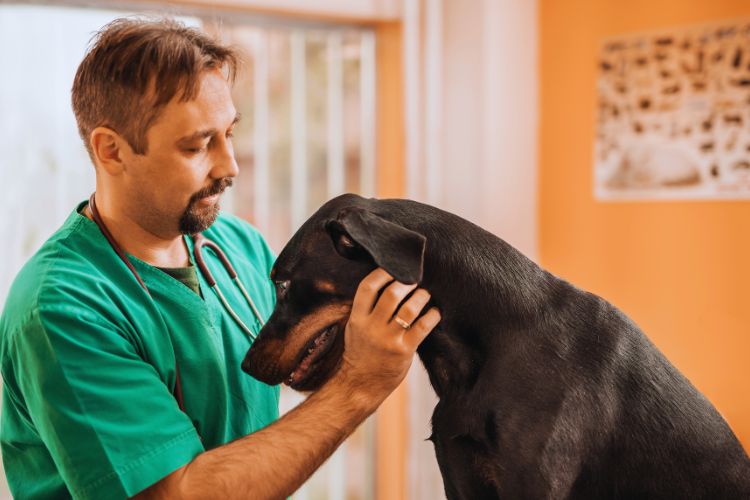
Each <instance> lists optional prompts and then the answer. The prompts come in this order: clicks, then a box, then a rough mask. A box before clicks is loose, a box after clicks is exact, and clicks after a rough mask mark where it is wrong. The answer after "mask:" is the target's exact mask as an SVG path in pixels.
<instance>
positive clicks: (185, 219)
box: [180, 177, 232, 234]
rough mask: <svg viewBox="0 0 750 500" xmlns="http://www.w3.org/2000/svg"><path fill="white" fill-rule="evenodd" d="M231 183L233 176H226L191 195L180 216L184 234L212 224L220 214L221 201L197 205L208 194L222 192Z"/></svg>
mask: <svg viewBox="0 0 750 500" xmlns="http://www.w3.org/2000/svg"><path fill="white" fill-rule="evenodd" d="M231 185H232V179H231V177H224V178H222V179H219V180H217V181H215V182H214V183H213V184H212V185H210V186H209V187H207V188H205V189H202V190H200V191H198V192H197V193H195V194H194V195H193V196H191V197H190V201H189V202H188V206H187V208H186V209H185V211H184V212H183V213H182V215H181V216H180V232H181V233H182V234H197V233H201V232H203V231H205V230H206V229H208V228H209V227H211V224H213V223H214V222H215V221H216V218H217V217H218V216H219V210H220V208H221V207H219V203H218V202H217V203H215V204H213V205H210V206H208V207H205V208H199V207H198V206H197V204H198V201H199V200H201V199H202V198H205V197H207V196H213V195H215V194H220V193H222V192H223V191H224V190H225V189H226V188H228V187H230V186H231Z"/></svg>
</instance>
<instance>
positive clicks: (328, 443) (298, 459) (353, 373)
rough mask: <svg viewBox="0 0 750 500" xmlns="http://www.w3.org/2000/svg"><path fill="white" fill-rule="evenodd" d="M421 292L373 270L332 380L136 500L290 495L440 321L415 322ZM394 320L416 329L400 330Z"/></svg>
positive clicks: (425, 297) (423, 298)
mask: <svg viewBox="0 0 750 500" xmlns="http://www.w3.org/2000/svg"><path fill="white" fill-rule="evenodd" d="M386 286H387V287H386ZM383 287H386V288H385V290H384V291H383V293H382V295H381V296H380V298H378V293H379V292H380V290H381V289H383ZM415 288H416V285H404V284H403V283H398V282H396V281H393V278H392V277H391V276H389V275H388V273H386V272H385V271H383V270H382V269H376V270H375V271H373V272H372V273H371V274H370V275H368V276H367V277H366V278H365V279H364V280H362V283H360V285H359V288H358V290H357V294H356V296H355V297H354V303H353V305H352V313H351V316H350V318H349V322H348V323H347V326H346V337H345V340H344V341H345V343H346V346H345V349H344V361H343V364H342V367H341V370H339V372H338V373H337V374H336V375H335V376H334V377H333V378H332V379H331V380H330V381H329V382H328V383H326V384H324V385H323V387H321V388H320V390H318V391H317V392H315V393H313V394H312V395H311V396H310V397H309V398H307V400H305V401H304V402H303V403H302V404H301V405H299V406H298V407H297V408H295V409H293V410H292V411H290V412H289V413H287V414H286V415H284V416H283V417H282V418H281V419H279V420H278V421H276V422H274V423H273V424H271V425H269V426H267V427H265V428H263V429H261V430H259V431H257V432H254V433H253V434H250V435H248V436H245V437H244V438H241V439H238V440H236V441H233V442H231V443H229V444H225V445H224V446H219V447H218V448H214V449H213V450H209V451H206V452H204V453H201V454H200V455H198V456H197V457H196V458H195V459H194V460H193V461H192V462H190V463H189V464H188V465H185V466H183V467H181V468H180V469H178V470H176V471H175V472H173V473H171V474H170V475H168V476H167V477H165V478H163V479H162V480H160V481H159V482H157V483H156V484H154V485H153V486H151V487H149V488H148V489H146V490H145V491H143V492H141V493H140V494H139V495H138V496H137V498H139V499H152V498H156V499H171V498H200V499H202V498H227V499H232V498H238V499H240V498H253V499H263V500H264V499H277V498H285V497H288V496H289V495H291V494H292V493H293V492H294V491H295V490H296V489H297V488H299V486H300V485H301V484H302V483H303V482H304V481H305V480H306V479H307V478H308V477H310V475H312V473H313V472H314V471H315V470H316V469H317V468H318V467H320V465H321V464H322V463H323V462H324V461H325V460H326V459H327V458H328V457H329V456H330V455H331V453H333V451H334V450H335V449H336V448H337V447H338V446H339V445H340V444H341V442H342V441H343V440H344V439H346V437H347V436H349V434H351V433H352V432H353V431H354V429H356V428H357V426H358V425H359V424H360V423H361V422H362V421H363V420H364V419H365V418H367V416H368V415H370V414H371V413H372V412H373V411H375V409H376V408H377V407H378V405H379V404H380V403H381V402H382V401H383V400H384V399H385V398H386V397H387V396H388V394H390V393H391V391H393V389H395V388H396V387H397V386H398V384H399V383H400V382H401V380H403V378H404V376H405V375H406V372H407V371H408V370H409V366H410V365H411V362H412V359H413V358H414V351H416V350H417V346H419V344H420V342H422V340H423V339H424V338H425V337H426V336H427V334H428V333H429V332H430V331H431V330H432V329H433V328H434V327H435V325H437V323H438V321H440V314H439V313H438V311H437V309H430V310H429V311H428V312H427V313H426V314H425V315H424V316H422V317H421V318H419V319H417V317H418V316H419V313H420V312H421V311H422V309H423V308H424V306H425V305H426V304H427V302H429V300H430V295H429V294H428V293H427V292H426V291H425V290H416V291H415V292H414V294H413V295H412V296H411V297H409V299H408V300H407V301H405V302H404V303H403V304H401V302H402V301H403V300H404V299H405V298H406V297H407V296H408V295H409V293H410V292H411V291H412V290H414V289H415ZM399 305H400V306H399ZM396 317H398V318H400V319H401V320H403V321H405V322H406V323H407V324H409V325H410V327H409V328H404V327H403V326H401V325H399V323H398V322H397V321H396V320H395V318H396ZM412 323H413V324H412ZM352 396H354V397H352Z"/></svg>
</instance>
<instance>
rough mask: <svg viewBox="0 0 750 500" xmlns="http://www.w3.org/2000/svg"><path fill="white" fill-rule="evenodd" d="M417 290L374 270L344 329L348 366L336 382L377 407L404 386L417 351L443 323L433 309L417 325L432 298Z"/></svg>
mask: <svg viewBox="0 0 750 500" xmlns="http://www.w3.org/2000/svg"><path fill="white" fill-rule="evenodd" d="M384 287H385V289H384ZM416 287H417V285H405V284H403V283H399V282H398V281H394V279H393V277H392V276H390V275H389V274H388V273H387V272H386V271H384V270H383V269H376V270H374V271H373V272H372V273H370V274H369V275H368V276H367V277H365V278H364V279H363V280H362V282H361V283H360V284H359V287H358V289H357V293H356V295H355V297H354V303H353V305H352V312H351V315H350V317H349V322H348V323H347V325H346V333H345V340H344V343H345V348H344V360H343V363H342V366H341V370H339V372H338V373H337V375H336V376H335V377H334V378H335V379H338V380H339V381H340V382H341V383H343V384H345V385H346V386H348V387H349V388H350V390H352V391H353V392H354V393H355V394H359V395H362V396H364V397H365V398H366V400H369V401H371V402H372V403H373V404H375V405H378V404H380V403H381V402H382V401H383V399H385V398H386V397H387V396H388V394H390V393H391V392H392V391H393V390H394V389H395V388H396V387H397V386H398V384H399V383H400V382H401V381H402V380H403V378H404V377H405V376H406V373H407V372H408V371H409V367H410V366H411V363H412V360H413V359H414V352H415V351H416V350H417V347H418V346H419V344H420V343H421V342H422V340H424V338H425V337H426V336H427V334H429V333H430V332H431V331H432V329H433V328H434V327H435V326H436V325H437V324H438V322H439V321H440V313H439V312H438V310H437V309H436V308H434V307H433V308H431V309H430V310H429V311H427V313H425V314H424V315H423V316H422V317H420V318H419V319H417V318H418V316H419V314H420V312H421V311H422V309H423V308H424V307H425V305H427V303H428V302H429V300H430V294H429V293H428V292H427V291H426V290H424V289H421V288H420V289H418V290H416V291H414V289H415V288H416ZM381 290H383V293H382V294H381V295H380V297H379V298H378V293H379V292H380V291H381ZM412 291H414V293H413V294H412V295H411V296H410V297H409V298H408V300H406V301H404V299H405V298H406V297H407V296H408V295H409V294H410V293H411V292H412ZM402 302H403V304H402ZM397 319H399V320H401V321H402V322H405V323H406V324H408V325H410V326H409V328H405V327H404V326H403V325H402V324H399V321H397Z"/></svg>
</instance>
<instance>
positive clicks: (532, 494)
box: [243, 195, 750, 500]
mask: <svg viewBox="0 0 750 500" xmlns="http://www.w3.org/2000/svg"><path fill="white" fill-rule="evenodd" d="M394 233H395V235H394ZM342 235H343V236H345V237H348V238H350V239H351V240H353V241H354V242H356V244H357V246H356V247H355V248H352V247H351V246H347V245H344V247H343V248H342V244H341V241H340V238H341V237H342ZM420 238H421V240H420ZM420 241H421V244H420V243H419V242H420ZM376 263H377V265H380V266H382V267H384V268H385V269H386V270H387V271H389V272H391V274H393V275H394V276H396V277H397V278H399V279H402V280H404V281H409V280H410V279H411V280H412V281H416V280H417V279H418V278H419V277H420V276H421V281H420V286H422V287H424V288H426V289H427V290H429V291H430V292H431V294H432V304H434V305H436V306H437V307H439V308H440V310H441V313H442V318H443V319H442V321H441V323H440V324H439V325H438V327H437V328H436V329H435V330H434V331H433V332H432V333H431V334H430V335H429V336H428V337H427V339H426V340H425V341H424V342H423V343H422V345H421V346H420V347H419V349H418V354H419V357H420V358H421V360H422V362H423V363H424V366H425V368H426V369H427V372H428V374H429V377H430V381H431V383H432V386H433V387H434V389H435V391H436V393H437V395H438V396H439V403H438V405H437V407H436V408H435V411H434V414H433V417H432V426H433V434H432V437H431V440H432V441H433V442H434V445H435V450H436V453H437V459H438V463H439V465H440V469H441V472H442V475H443V479H444V483H445V491H446V495H447V497H448V498H449V499H466V500H474V499H494V498H508V499H521V498H528V499H541V498H577V499H600V498H601V499H603V498H613V499H632V498H650V499H678V498H706V499H709V498H710V499H719V498H727V499H729V498H731V499H750V460H748V456H747V454H746V453H745V451H744V450H743V448H742V446H741V445H740V443H739V441H738V440H737V438H736V437H735V436H734V434H733V433H732V431H731V430H730V428H729V426H728V425H727V424H726V422H725V421H724V419H723V418H722V417H721V416H720V415H719V413H718V412H717V411H716V410H715V409H714V407H713V406H712V405H711V403H710V402H709V401H707V400H706V398H705V397H704V396H703V395H702V394H701V393H700V392H698V390H696V389H695V387H693V385H692V384H691V383H690V382H689V381H688V380H687V379H686V378H685V377H684V376H683V375H682V374H680V372H679V371H678V370H677V369H676V368H675V367H674V366H672V365H671V364H670V363H669V361H667V359H666V358H665V357H664V356H663V355H662V354H661V353H660V352H659V351H658V350H657V349H656V347H655V346H654V345H653V344H652V343H651V342H650V341H649V340H648V339H647V338H646V336H645V335H644V334H643V333H642V332H641V330H640V329H639V328H638V327H637V326H636V325H635V324H634V323H633V322H632V321H631V320H630V319H628V318H627V317H626V316H625V315H624V314H623V313H622V312H620V311H619V310H618V309H617V308H615V307H614V306H612V305H611V304H609V303H608V302H607V301H605V300H604V299H602V298H600V297H598V296H596V295H593V294H591V293H588V292H585V291H583V290H580V289H578V288H576V287H574V286H573V285H571V284H569V283H567V282H565V281H563V280H561V279H559V278H557V277H555V276H554V275H552V274H550V273H548V272H546V271H544V270H543V269H541V268H539V267H538V266H537V265H536V264H534V263H533V262H532V261H530V260H529V259H527V258H526V257H524V256H523V255H522V254H521V253H520V252H518V251H517V250H515V249H514V248H512V247H511V246H510V245H508V244H507V243H505V242H504V241H502V240H501V239H499V238H497V237H496V236H494V235H492V234H490V233H489V232H487V231H484V230H483V229H481V228H479V227H478V226H476V225H474V224H471V223H470V222H468V221H466V220H464V219H461V218H459V217H457V216H455V215H452V214H450V213H447V212H444V211H442V210H439V209H436V208H434V207H430V206H427V205H423V204H420V203H416V202H412V201H407V200H375V199H363V198H361V197H359V196H355V195H343V196H340V197H338V198H335V199H333V200H331V201H329V202H328V203H326V204H325V205H324V206H323V207H322V208H321V209H320V210H319V211H318V212H317V213H315V214H314V215H313V216H312V217H311V218H310V219H309V220H308V221H307V222H306V223H305V224H304V225H303V226H302V228H300V230H299V231H298V232H297V233H296V234H295V235H294V237H293V238H292V239H291V241H290V242H289V244H288V245H287V246H286V247H285V248H284V250H283V251H282V253H281V254H280V256H279V258H278V260H277V263H276V265H275V267H274V273H275V274H276V275H277V276H275V279H277V280H289V281H290V290H289V293H286V292H285V294H284V296H283V297H280V298H279V302H278V304H277V306H276V309H275V310H274V313H273V315H272V316H271V318H270V320H269V323H268V324H267V325H266V327H265V328H264V329H263V331H262V332H261V334H260V336H259V338H258V340H257V341H256V344H255V345H254V346H253V348H252V349H251V350H250V352H249V353H248V356H247V358H246V360H245V362H244V363H243V369H245V370H246V371H248V372H249V373H251V374H252V375H254V376H256V377H257V378H259V379H260V380H264V381H266V382H269V383H278V382H279V381H280V378H283V377H284V376H286V375H288V374H277V373H271V371H269V370H268V369H266V367H268V366H270V365H272V364H273V363H272V362H270V363H269V358H270V359H273V356H274V352H272V351H271V350H269V349H267V348H266V346H267V345H269V344H268V343H267V342H266V341H265V340H267V338H283V335H284V333H285V331H286V328H287V327H288V325H290V324H293V323H294V322H295V321H298V320H299V319H300V318H301V317H302V316H303V315H304V312H305V311H309V309H310V307H309V303H321V302H323V303H324V302H326V301H332V300H342V298H343V299H345V300H349V301H351V298H352V297H353V295H354V292H355V290H356V286H357V284H358V283H359V281H360V280H361V279H362V278H363V277H364V276H365V275H366V274H367V273H368V272H369V271H371V270H372V269H373V268H374V267H375V266H376ZM389 267H390V269H389ZM321 279H323V280H328V281H330V282H333V283H334V284H335V286H336V292H335V293H331V294H330V295H325V294H322V293H321V292H312V293H313V296H309V293H308V294H296V295H295V294H293V289H294V287H295V286H297V287H299V289H305V290H307V291H308V292H310V290H311V288H310V287H309V286H308V285H309V283H311V282H313V281H314V280H321ZM342 333H343V332H342V331H341V329H340V328H339V330H338V333H337V335H338V338H337V341H338V343H339V344H341V343H342V342H343V334H342ZM342 351H343V349H342V348H338V349H332V350H331V353H334V354H329V355H328V356H329V357H332V356H337V357H340V356H341V352H342ZM338 361H339V360H338V359H334V360H331V359H328V360H325V362H322V363H321V364H320V366H319V367H318V368H317V373H315V374H314V376H313V377H312V379H313V382H311V383H310V384H311V385H310V386H308V387H305V389H315V388H316V387H319V386H320V385H321V384H322V383H324V382H325V381H326V380H327V379H328V378H330V377H331V376H332V375H333V373H334V372H335V369H336V367H337V366H338Z"/></svg>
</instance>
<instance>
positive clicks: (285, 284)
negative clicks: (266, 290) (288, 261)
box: [274, 280, 289, 296]
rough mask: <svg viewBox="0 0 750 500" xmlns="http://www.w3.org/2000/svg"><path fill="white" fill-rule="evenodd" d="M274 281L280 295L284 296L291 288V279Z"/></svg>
mask: <svg viewBox="0 0 750 500" xmlns="http://www.w3.org/2000/svg"><path fill="white" fill-rule="evenodd" d="M274 283H275V284H276V294H277V295H279V296H283V295H284V294H286V292H287V290H289V280H285V281H275V282H274Z"/></svg>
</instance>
